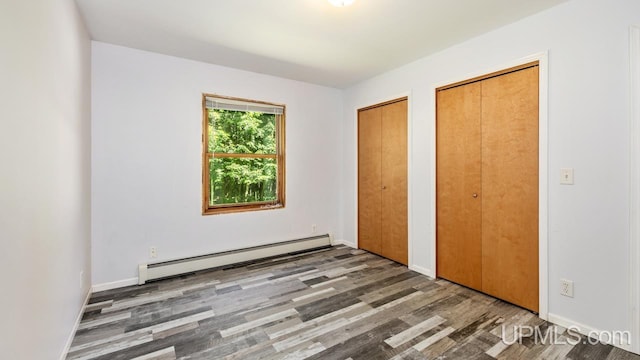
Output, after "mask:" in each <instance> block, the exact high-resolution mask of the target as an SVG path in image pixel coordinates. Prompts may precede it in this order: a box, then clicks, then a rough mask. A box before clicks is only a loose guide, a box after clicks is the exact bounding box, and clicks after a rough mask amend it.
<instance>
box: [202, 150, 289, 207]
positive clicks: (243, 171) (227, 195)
mask: <svg viewBox="0 0 640 360" xmlns="http://www.w3.org/2000/svg"><path fill="white" fill-rule="evenodd" d="M277 174H278V166H277V162H276V159H269V158H266V159H264V158H262V159H260V158H213V159H210V160H209V181H210V183H209V205H221V204H238V203H251V202H259V201H275V200H276V199H277V181H276V177H277Z"/></svg>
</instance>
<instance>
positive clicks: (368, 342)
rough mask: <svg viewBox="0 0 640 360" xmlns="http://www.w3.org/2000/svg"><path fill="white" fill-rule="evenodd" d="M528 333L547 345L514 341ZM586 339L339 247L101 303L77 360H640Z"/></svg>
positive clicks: (93, 310)
mask: <svg viewBox="0 0 640 360" xmlns="http://www.w3.org/2000/svg"><path fill="white" fill-rule="evenodd" d="M519 326H520V327H519ZM536 327H537V328H536ZM550 327H551V328H552V329H553V331H548V329H549V328H550ZM530 328H531V329H538V330H539V332H538V333H539V334H540V335H546V341H540V338H538V339H537V340H538V341H536V338H535V336H526V335H527V333H528V331H526V330H522V331H520V333H521V335H520V336H519V335H518V332H517V331H516V330H517V329H530ZM503 331H504V332H505V334H504V336H503V334H502V332H503ZM503 337H504V339H506V340H507V341H506V343H505V342H503V341H502V339H503ZM576 339H577V338H576V336H575V335H574V334H572V333H571V332H568V331H567V330H566V329H563V328H559V327H558V328H555V327H554V326H553V325H552V324H550V323H547V322H545V321H543V320H540V319H539V318H538V317H537V316H535V315H534V314H532V313H530V312H528V311H526V310H523V309H521V308H519V307H516V306H513V305H510V304H507V303H505V302H503V301H500V300H497V299H494V298H492V297H489V296H487V295H484V294H481V293H478V292H476V291H473V290H470V289H467V288H464V287H461V286H458V285H456V284H452V283H450V282H448V281H445V280H433V279H430V278H428V277H425V276H423V275H419V274H417V273H415V272H413V271H410V270H408V269H407V268H406V267H405V266H401V265H399V264H396V263H394V262H392V261H390V260H387V259H384V258H381V257H379V256H376V255H373V254H370V253H367V252H365V251H361V250H353V249H350V248H347V247H333V248H327V249H323V250H319V251H314V252H310V253H304V254H297V255H289V256H283V257H279V258H273V259H269V260H263V261H258V262H254V263H251V264H244V265H238V266H235V267H228V268H225V269H216V270H211V271H205V272H200V273H197V274H191V275H186V276H182V277H179V278H173V279H167V280H162V281H157V282H152V283H148V284H146V285H143V286H133V287H127V288H122V289H116V290H111V291H105V292H99V293H95V294H93V296H92V297H91V300H90V302H89V305H88V306H87V308H86V312H85V314H84V317H83V319H82V322H81V323H80V326H79V329H78V331H77V333H76V335H75V338H74V341H73V344H72V346H71V349H70V351H69V354H68V356H67V358H68V359H138V360H141V359H147V360H150V359H154V360H161V359H162V360H164V359H242V360H245V359H338V360H344V359H352V360H358V359H366V360H372V359H433V358H442V359H444V358H446V359H640V356H636V355H633V354H631V353H628V352H625V351H623V350H620V349H617V348H614V347H612V346H610V345H604V344H601V343H597V344H595V345H591V344H589V342H588V341H587V339H586V338H584V337H581V338H579V340H580V341H579V342H578V343H577V344H575V345H573V344H574V343H575V340H576ZM552 340H555V341H554V342H555V343H556V345H551V344H550V343H551V342H552ZM543 342H544V343H543ZM508 343H509V344H508Z"/></svg>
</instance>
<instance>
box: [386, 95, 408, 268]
mask: <svg viewBox="0 0 640 360" xmlns="http://www.w3.org/2000/svg"><path fill="white" fill-rule="evenodd" d="M381 111H382V149H381V150H382V154H381V155H382V159H381V161H382V174H381V175H382V221H381V224H382V252H381V254H382V255H383V256H385V257H388V258H389V259H391V260H394V261H397V262H399V263H402V264H405V265H407V260H408V259H407V258H408V256H407V253H408V251H407V248H408V244H407V239H408V234H407V100H403V101H399V102H394V103H392V104H388V105H385V106H382V107H381Z"/></svg>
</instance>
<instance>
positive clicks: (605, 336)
mask: <svg viewBox="0 0 640 360" xmlns="http://www.w3.org/2000/svg"><path fill="white" fill-rule="evenodd" d="M548 321H549V322H551V323H554V324H556V325H560V326H562V327H564V328H567V329H568V328H572V329H574V330H575V331H578V332H579V333H580V334H582V335H585V336H590V337H593V338H597V339H599V340H600V341H601V342H603V343H605V344H609V345H612V346H615V347H619V348H620V349H623V350H627V351H631V332H629V331H627V330H616V329H614V330H610V331H602V330H598V329H596V328H594V327H591V326H588V325H585V324H581V323H579V322H577V321H573V320H571V319H567V318H565V317H562V316H559V315H556V314H552V313H549V319H548Z"/></svg>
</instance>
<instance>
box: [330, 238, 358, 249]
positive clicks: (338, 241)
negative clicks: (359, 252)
mask: <svg viewBox="0 0 640 360" xmlns="http://www.w3.org/2000/svg"><path fill="white" fill-rule="evenodd" d="M331 245H345V246H348V247H350V248H354V249H357V248H358V247H357V246H356V244H355V243H354V242H351V241H346V240H343V239H333V238H332V239H331Z"/></svg>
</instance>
